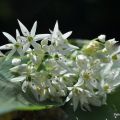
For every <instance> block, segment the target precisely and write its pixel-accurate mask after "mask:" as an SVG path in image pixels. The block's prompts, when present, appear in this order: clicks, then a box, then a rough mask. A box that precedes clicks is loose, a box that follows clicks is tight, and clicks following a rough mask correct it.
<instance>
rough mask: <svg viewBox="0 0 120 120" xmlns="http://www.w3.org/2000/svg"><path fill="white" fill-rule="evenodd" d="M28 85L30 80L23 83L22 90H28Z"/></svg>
mask: <svg viewBox="0 0 120 120" xmlns="http://www.w3.org/2000/svg"><path fill="white" fill-rule="evenodd" d="M28 85H29V82H27V81H24V82H23V84H22V91H23V92H26V89H27V87H28Z"/></svg>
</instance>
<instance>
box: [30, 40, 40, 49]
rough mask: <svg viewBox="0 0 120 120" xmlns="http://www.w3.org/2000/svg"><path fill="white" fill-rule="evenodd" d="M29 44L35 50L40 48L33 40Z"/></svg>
mask: <svg viewBox="0 0 120 120" xmlns="http://www.w3.org/2000/svg"><path fill="white" fill-rule="evenodd" d="M31 44H32V46H33V47H34V49H36V50H39V49H40V48H41V46H40V44H38V43H36V42H35V41H33V42H32V43H31Z"/></svg>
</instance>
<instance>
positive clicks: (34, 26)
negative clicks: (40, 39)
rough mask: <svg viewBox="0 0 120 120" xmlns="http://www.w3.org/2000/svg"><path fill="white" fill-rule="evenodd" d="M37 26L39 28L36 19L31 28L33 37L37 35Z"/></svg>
mask: <svg viewBox="0 0 120 120" xmlns="http://www.w3.org/2000/svg"><path fill="white" fill-rule="evenodd" d="M36 28H37V21H35V23H34V24H33V27H32V29H31V31H30V34H31V36H32V37H34V36H35V33H36Z"/></svg>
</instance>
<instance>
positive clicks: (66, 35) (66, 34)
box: [62, 31, 72, 39]
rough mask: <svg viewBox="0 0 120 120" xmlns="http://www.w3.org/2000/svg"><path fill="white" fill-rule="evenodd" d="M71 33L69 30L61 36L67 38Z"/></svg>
mask: <svg viewBox="0 0 120 120" xmlns="http://www.w3.org/2000/svg"><path fill="white" fill-rule="evenodd" d="M71 34H72V31H69V32H67V33H65V34H64V35H62V37H63V39H67V38H68V37H69V36H70V35H71Z"/></svg>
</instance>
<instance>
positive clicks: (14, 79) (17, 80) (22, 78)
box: [10, 76, 26, 82]
mask: <svg viewBox="0 0 120 120" xmlns="http://www.w3.org/2000/svg"><path fill="white" fill-rule="evenodd" d="M25 79H26V76H19V77H15V78H12V79H11V80H10V81H11V82H20V81H23V80H25Z"/></svg>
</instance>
